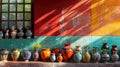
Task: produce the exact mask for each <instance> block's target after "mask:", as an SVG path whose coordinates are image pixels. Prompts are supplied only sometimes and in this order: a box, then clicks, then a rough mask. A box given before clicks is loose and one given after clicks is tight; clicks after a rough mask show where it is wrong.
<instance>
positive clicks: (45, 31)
mask: <svg viewBox="0 0 120 67" xmlns="http://www.w3.org/2000/svg"><path fill="white" fill-rule="evenodd" d="M119 2H120V1H119V0H114V1H113V0H107V1H106V0H100V1H98V0H83V1H82V2H80V1H79V0H60V1H58V0H51V1H49V2H48V0H35V2H34V18H35V19H34V21H35V24H34V27H35V28H34V30H35V38H34V39H1V40H0V48H9V50H11V49H12V48H20V49H21V50H23V49H26V48H27V49H33V48H32V47H33V45H34V44H35V43H40V44H41V45H42V48H44V47H50V48H53V47H59V48H62V47H63V46H64V43H71V44H72V47H73V48H74V47H75V46H76V45H81V46H84V45H90V47H93V46H99V48H101V45H102V43H103V42H107V43H108V44H109V45H110V47H111V45H113V44H116V45H118V47H120V42H119V40H120V37H119V35H120V33H119V32H120V22H119V21H120V19H119V18H118V17H119V16H120V6H119V5H120V4H119ZM91 4H92V5H91ZM80 5H81V6H80ZM86 5H87V6H86ZM78 6H79V7H78ZM84 6H86V7H84ZM108 6H109V8H107V7H108ZM80 7H84V8H85V9H83V8H82V9H80ZM71 8H72V9H71ZM75 8H76V9H75ZM106 8H107V9H108V10H105V9H106ZM86 9H87V10H86ZM100 9H101V10H100ZM63 10H65V11H67V10H68V11H67V12H66V14H64V15H62V11H63ZM72 10H74V11H73V13H71V14H70V15H69V16H67V15H68V14H69V12H72ZM84 10H86V11H85V12H84ZM76 11H78V12H76ZM105 11H108V12H106V13H108V14H106V13H104V12H105ZM79 12H80V13H79ZM81 12H84V13H83V14H82V15H81ZM63 13H65V12H64V11H63ZM74 13H75V14H74ZM76 15H78V16H77V17H75V16H76ZM112 16H113V17H112ZM63 18H64V24H66V26H65V29H64V30H62V31H61V24H63ZM72 18H74V19H72ZM79 18H82V19H79ZM86 18H87V19H86ZM67 21H69V22H67ZM82 21H83V22H82ZM60 22H62V23H61V24H59V23H60ZM76 22H77V23H78V22H79V23H78V24H77V25H76ZM74 23H75V24H74ZM74 25H75V26H74ZM54 27H55V28H54ZM62 29H63V28H62ZM78 30H79V31H78ZM61 32H62V33H61ZM113 35H114V36H113ZM42 48H41V49H42Z"/></svg>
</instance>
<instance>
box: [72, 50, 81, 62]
mask: <svg viewBox="0 0 120 67" xmlns="http://www.w3.org/2000/svg"><path fill="white" fill-rule="evenodd" d="M73 60H74V62H77V63H79V62H80V61H81V60H82V55H81V53H80V51H75V53H74V55H73Z"/></svg>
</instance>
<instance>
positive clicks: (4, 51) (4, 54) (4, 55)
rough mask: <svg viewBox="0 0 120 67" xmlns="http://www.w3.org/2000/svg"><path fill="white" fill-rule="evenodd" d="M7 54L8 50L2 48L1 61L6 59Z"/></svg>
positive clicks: (0, 52)
mask: <svg viewBox="0 0 120 67" xmlns="http://www.w3.org/2000/svg"><path fill="white" fill-rule="evenodd" d="M8 54H9V51H8V50H7V49H2V50H1V51H0V59H1V60H2V61H7V58H8Z"/></svg>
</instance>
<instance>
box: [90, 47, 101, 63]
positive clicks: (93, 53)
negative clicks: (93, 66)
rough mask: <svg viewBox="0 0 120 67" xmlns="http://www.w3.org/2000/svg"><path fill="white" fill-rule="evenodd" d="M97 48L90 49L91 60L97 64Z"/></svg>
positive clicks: (99, 57)
mask: <svg viewBox="0 0 120 67" xmlns="http://www.w3.org/2000/svg"><path fill="white" fill-rule="evenodd" d="M98 51H99V50H98V47H93V49H92V60H93V61H94V62H99V61H100V59H101V56H100V53H99V52H98Z"/></svg>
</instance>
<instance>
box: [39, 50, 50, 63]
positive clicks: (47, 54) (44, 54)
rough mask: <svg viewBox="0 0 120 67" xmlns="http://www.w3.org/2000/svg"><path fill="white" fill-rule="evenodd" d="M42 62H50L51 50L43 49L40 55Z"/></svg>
mask: <svg viewBox="0 0 120 67" xmlns="http://www.w3.org/2000/svg"><path fill="white" fill-rule="evenodd" d="M40 56H41V59H42V61H49V60H50V57H51V51H50V48H43V49H42V51H41V53H40Z"/></svg>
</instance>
